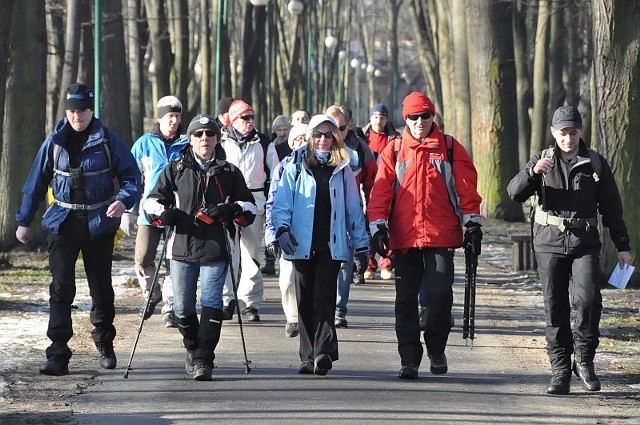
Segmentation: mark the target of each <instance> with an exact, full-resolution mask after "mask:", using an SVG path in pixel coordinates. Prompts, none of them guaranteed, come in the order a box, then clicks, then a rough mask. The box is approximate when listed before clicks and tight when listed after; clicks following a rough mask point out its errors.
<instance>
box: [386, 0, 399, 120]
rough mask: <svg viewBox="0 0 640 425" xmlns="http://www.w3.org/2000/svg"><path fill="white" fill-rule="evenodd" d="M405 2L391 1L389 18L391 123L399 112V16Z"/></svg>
mask: <svg viewBox="0 0 640 425" xmlns="http://www.w3.org/2000/svg"><path fill="white" fill-rule="evenodd" d="M402 1H403V0H389V3H390V5H389V7H390V9H391V10H389V17H388V24H387V25H388V28H389V43H388V49H387V56H388V57H389V63H390V66H391V75H390V79H391V81H390V84H391V90H390V94H389V98H388V100H387V106H388V107H389V114H390V116H389V120H391V122H396V121H397V117H396V115H397V110H398V69H399V68H400V64H399V61H398V53H399V50H400V49H399V47H398V15H399V14H400V8H401V7H402Z"/></svg>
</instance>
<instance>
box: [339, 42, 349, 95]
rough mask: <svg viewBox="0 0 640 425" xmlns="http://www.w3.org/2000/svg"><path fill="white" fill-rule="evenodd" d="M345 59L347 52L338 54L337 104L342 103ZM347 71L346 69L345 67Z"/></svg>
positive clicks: (342, 51)
mask: <svg viewBox="0 0 640 425" xmlns="http://www.w3.org/2000/svg"><path fill="white" fill-rule="evenodd" d="M346 58H347V51H346V50H340V51H339V52H338V104H340V105H342V102H343V101H344V60H345V59H346ZM347 69H348V67H347Z"/></svg>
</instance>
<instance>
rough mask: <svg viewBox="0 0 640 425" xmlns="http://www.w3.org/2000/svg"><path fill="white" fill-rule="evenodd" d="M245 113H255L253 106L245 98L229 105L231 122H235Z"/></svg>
mask: <svg viewBox="0 0 640 425" xmlns="http://www.w3.org/2000/svg"><path fill="white" fill-rule="evenodd" d="M243 115H254V112H253V108H252V107H251V105H249V104H248V103H247V102H245V101H244V100H240V99H238V100H234V101H233V102H232V103H231V106H229V123H233V122H234V121H235V120H237V119H238V117H241V116H243Z"/></svg>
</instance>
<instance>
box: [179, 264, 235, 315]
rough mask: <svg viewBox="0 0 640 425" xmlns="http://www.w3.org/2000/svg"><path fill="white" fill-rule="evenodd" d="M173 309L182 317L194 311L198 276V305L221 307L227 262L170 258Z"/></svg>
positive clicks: (219, 308)
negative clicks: (204, 261) (197, 261)
mask: <svg viewBox="0 0 640 425" xmlns="http://www.w3.org/2000/svg"><path fill="white" fill-rule="evenodd" d="M170 269H171V280H172V281H173V309H174V312H175V314H176V317H178V318H179V319H184V318H187V317H189V316H190V315H192V314H195V313H196V290H197V288H198V277H200V305H201V306H202V307H209V308H215V309H218V310H221V309H222V289H223V287H224V280H225V278H226V275H227V262H226V261H216V262H213V263H192V262H188V261H177V260H171V268H170Z"/></svg>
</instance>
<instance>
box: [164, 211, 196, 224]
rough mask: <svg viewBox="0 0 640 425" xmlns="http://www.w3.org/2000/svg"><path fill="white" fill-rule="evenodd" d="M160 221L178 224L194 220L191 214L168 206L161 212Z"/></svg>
mask: <svg viewBox="0 0 640 425" xmlns="http://www.w3.org/2000/svg"><path fill="white" fill-rule="evenodd" d="M160 221H161V222H162V224H163V225H165V226H177V225H178V224H189V223H191V222H192V221H193V219H192V218H191V216H190V215H189V214H187V213H186V212H184V211H182V210H179V209H177V208H167V209H166V210H164V212H163V213H162V214H160Z"/></svg>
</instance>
